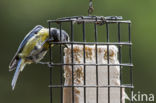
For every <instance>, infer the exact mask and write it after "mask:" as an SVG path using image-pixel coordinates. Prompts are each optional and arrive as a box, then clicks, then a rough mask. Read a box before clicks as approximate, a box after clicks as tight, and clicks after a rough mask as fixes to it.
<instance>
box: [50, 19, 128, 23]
mask: <svg viewBox="0 0 156 103" xmlns="http://www.w3.org/2000/svg"><path fill="white" fill-rule="evenodd" d="M71 21H74V22H75V23H79V24H80V23H82V22H86V23H94V22H97V24H98V23H99V22H103V23H104V24H106V23H131V21H130V20H122V21H121V20H105V21H104V20H97V21H95V20H89V19H88V20H75V19H74V20H72V19H71V20H49V21H48V22H53V23H60V22H71Z"/></svg>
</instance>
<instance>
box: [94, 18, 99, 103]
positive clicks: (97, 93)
mask: <svg viewBox="0 0 156 103" xmlns="http://www.w3.org/2000/svg"><path fill="white" fill-rule="evenodd" d="M96 20H97V18H96ZM94 34H95V42H97V39H98V37H97V26H96V23H94ZM95 57H96V58H95V59H96V64H98V55H97V44H96V45H95ZM98 74H99V73H98V65H96V85H99V78H98ZM96 103H99V88H98V86H97V88H96Z"/></svg>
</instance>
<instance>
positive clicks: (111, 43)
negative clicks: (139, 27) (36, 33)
mask: <svg viewBox="0 0 156 103" xmlns="http://www.w3.org/2000/svg"><path fill="white" fill-rule="evenodd" d="M50 43H51V44H77V45H83V44H85V45H96V44H97V45H132V43H131V42H120V43H119V42H75V41H74V42H70V43H69V42H50Z"/></svg>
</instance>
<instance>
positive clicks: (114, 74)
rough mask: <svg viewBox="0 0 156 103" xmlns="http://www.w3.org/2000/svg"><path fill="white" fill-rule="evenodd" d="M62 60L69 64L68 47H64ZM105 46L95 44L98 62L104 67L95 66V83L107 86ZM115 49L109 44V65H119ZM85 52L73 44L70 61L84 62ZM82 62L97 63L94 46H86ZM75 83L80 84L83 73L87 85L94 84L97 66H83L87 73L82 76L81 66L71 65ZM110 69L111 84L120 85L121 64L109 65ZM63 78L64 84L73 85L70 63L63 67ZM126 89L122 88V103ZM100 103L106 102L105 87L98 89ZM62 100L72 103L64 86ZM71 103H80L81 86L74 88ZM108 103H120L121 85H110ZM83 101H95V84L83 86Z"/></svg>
mask: <svg viewBox="0 0 156 103" xmlns="http://www.w3.org/2000/svg"><path fill="white" fill-rule="evenodd" d="M64 53H65V56H64V63H67V64H71V63H72V61H71V60H72V59H71V46H70V45H69V46H68V48H65V49H64ZM106 54H107V46H97V64H103V66H97V69H98V85H99V86H108V66H104V64H107V63H108V61H107V55H106ZM117 54H118V48H117V47H116V46H114V45H110V46H109V62H110V64H119V61H118V58H117ZM83 58H84V54H83V46H82V45H73V63H74V64H83V63H84V59H83ZM85 61H86V64H96V49H95V45H86V46H85ZM73 70H74V74H73V76H74V85H75V86H83V85H84V76H85V78H86V85H93V86H96V66H95V65H92V66H85V70H86V75H84V65H74V66H73ZM109 70H110V77H109V79H110V85H111V86H120V67H119V66H109ZM64 77H65V83H64V85H66V86H69V85H70V86H71V85H72V66H71V65H65V66H64ZM124 89H125V88H123V89H122V95H123V98H122V103H125V99H126V98H127V94H126V93H125V90H124ZM98 90H99V92H98V93H99V95H98V98H99V103H108V87H105V88H104V87H103V88H99V89H98ZM63 91H64V92H63V93H64V95H63V96H64V97H63V99H64V100H63V102H64V103H72V88H69V87H67V88H64V89H63ZM74 96H75V99H74V102H75V103H83V102H84V88H82V87H75V88H74ZM110 100H111V102H110V103H120V88H112V87H111V88H110ZM86 103H96V87H89V88H86Z"/></svg>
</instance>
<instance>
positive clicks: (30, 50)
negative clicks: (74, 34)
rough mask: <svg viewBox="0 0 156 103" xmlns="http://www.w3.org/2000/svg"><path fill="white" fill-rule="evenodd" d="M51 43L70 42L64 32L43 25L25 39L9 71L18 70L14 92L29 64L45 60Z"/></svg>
mask: <svg viewBox="0 0 156 103" xmlns="http://www.w3.org/2000/svg"><path fill="white" fill-rule="evenodd" d="M60 34H61V40H60ZM49 41H52V42H68V41H69V36H68V34H67V33H66V32H65V31H64V30H62V31H61V33H60V30H59V29H56V28H50V37H49V29H48V28H44V27H43V26H41V25H37V26H36V27H34V28H33V29H32V30H31V31H30V32H29V33H28V34H27V35H26V36H25V38H24V40H23V41H22V42H21V44H20V45H19V48H18V50H17V52H16V54H15V56H14V57H13V59H12V61H11V62H10V64H9V71H13V70H15V69H16V71H15V74H14V76H13V79H12V83H11V86H12V89H13V90H14V88H15V85H16V82H17V79H18V76H19V73H20V72H21V71H23V69H24V67H25V66H26V65H27V64H31V63H38V62H40V60H42V59H43V58H44V56H45V55H46V53H47V51H48V48H49Z"/></svg>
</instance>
